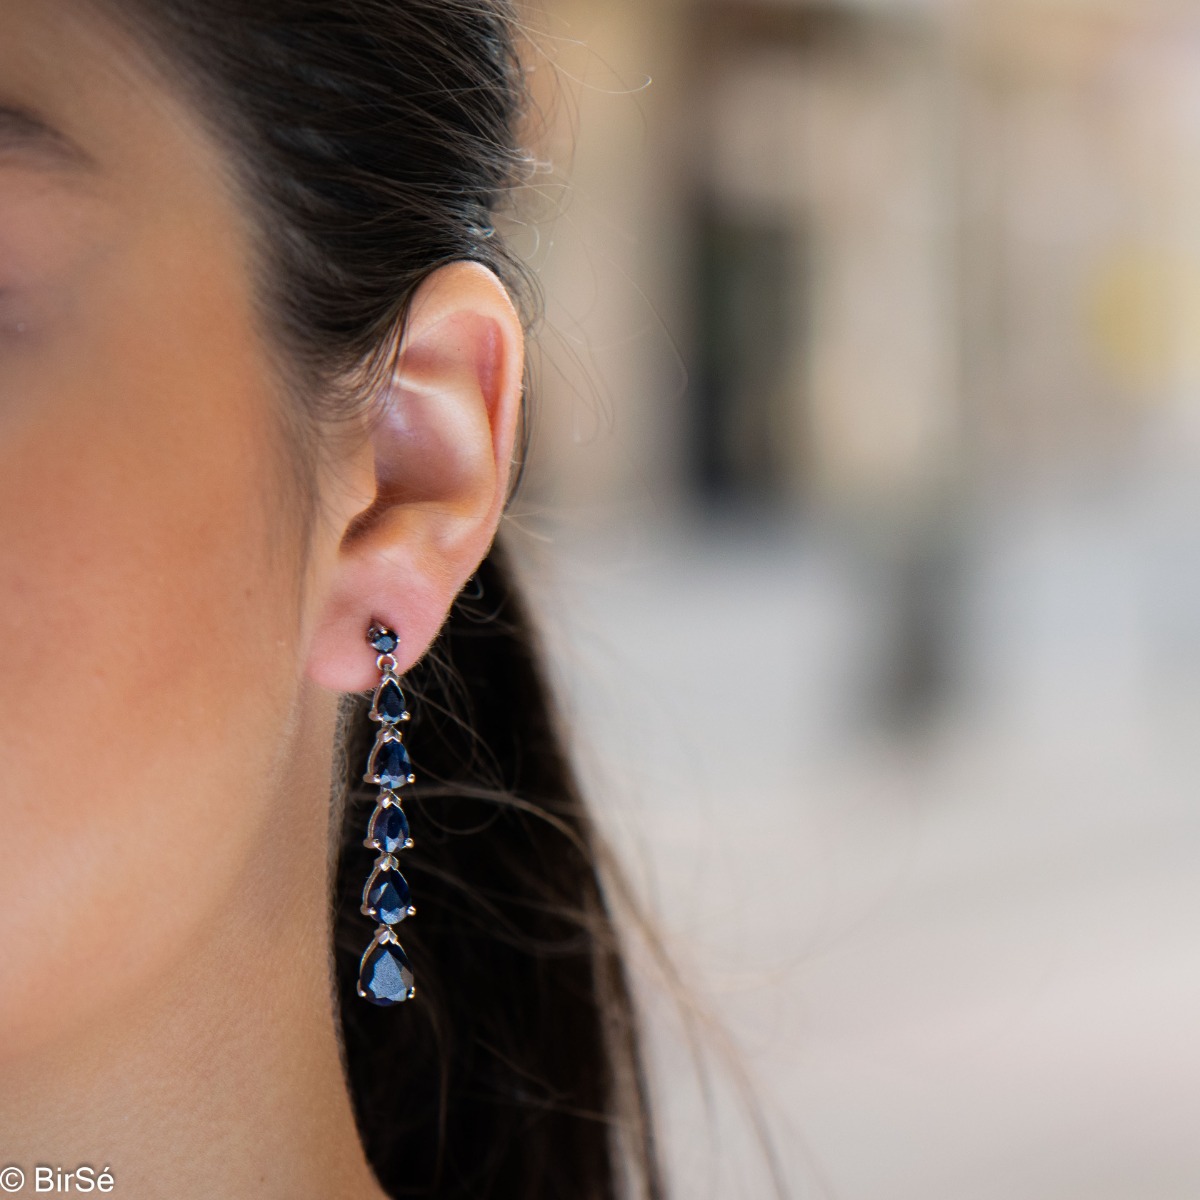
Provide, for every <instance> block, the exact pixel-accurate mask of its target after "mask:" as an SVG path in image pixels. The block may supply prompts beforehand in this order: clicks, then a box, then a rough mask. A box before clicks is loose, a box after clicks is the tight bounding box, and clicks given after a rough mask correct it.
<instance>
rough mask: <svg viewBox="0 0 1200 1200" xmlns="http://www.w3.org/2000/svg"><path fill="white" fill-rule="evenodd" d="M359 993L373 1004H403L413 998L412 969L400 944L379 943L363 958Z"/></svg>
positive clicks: (359, 974) (359, 978)
mask: <svg viewBox="0 0 1200 1200" xmlns="http://www.w3.org/2000/svg"><path fill="white" fill-rule="evenodd" d="M358 992H359V995H361V996H363V997H365V998H366V999H368V1000H370V1001H371V1003H372V1004H384V1005H386V1004H400V1003H402V1002H403V1001H405V1000H408V999H410V998H411V996H412V994H413V973H412V967H411V966H410V965H409V961H408V955H407V954H405V953H404V951H403V950H402V949H401V948H400V946H399V944H398V943H396V942H376V943H375V944H374V945H373V946H372V947H371V948H370V949H369V950H368V951H367V952H366V954H364V955H363V960H362V966H361V967H360V968H359V972H358Z"/></svg>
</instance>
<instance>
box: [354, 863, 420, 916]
mask: <svg viewBox="0 0 1200 1200" xmlns="http://www.w3.org/2000/svg"><path fill="white" fill-rule="evenodd" d="M410 904H412V896H411V894H410V893H409V890H408V880H406V879H405V878H404V876H403V875H401V874H400V872H399V871H392V870H390V869H388V868H386V867H385V868H384V869H383V870H381V871H377V872H375V873H373V874H372V875H371V878H370V879H368V880H367V886H366V889H365V894H364V895H363V907H364V908H366V909H367V911H368V914H369V915H370V916H372V917H374V918H375V919H376V920H377V921H379V922H380V924H382V925H395V924H397V923H398V922H400V921H403V920H404V918H405V917H407V916H408V907H409V905H410Z"/></svg>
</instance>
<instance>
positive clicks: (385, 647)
mask: <svg viewBox="0 0 1200 1200" xmlns="http://www.w3.org/2000/svg"><path fill="white" fill-rule="evenodd" d="M367 641H368V642H370V643H371V645H372V646H373V647H374V648H375V649H376V650H378V651H379V653H380V654H391V652H392V651H393V650H395V648H396V647H397V646H398V645H400V639H399V638H398V637H397V636H396V634H395V632H394V631H393V630H391V629H389V628H388V627H387V626H386V625H380V624H378V623H376V624H373V625H372V626H371V628H370V629H368V630H367Z"/></svg>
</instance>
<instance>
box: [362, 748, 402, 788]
mask: <svg viewBox="0 0 1200 1200" xmlns="http://www.w3.org/2000/svg"><path fill="white" fill-rule="evenodd" d="M368 774H369V775H370V776H371V777H372V780H373V782H375V783H378V784H379V785H380V787H385V788H398V787H403V786H404V784H406V783H408V782H409V776H410V775H412V762H411V760H410V759H409V757H408V750H407V749H406V748H405V746H404V743H403V742H401V741H400V740H399V739H397V738H388V739H386V740H384V741H381V742H380V743H379V744H378V745H377V746H376V747H375V752H374V753H373V754H372V755H371V765H370V767H369V768H368Z"/></svg>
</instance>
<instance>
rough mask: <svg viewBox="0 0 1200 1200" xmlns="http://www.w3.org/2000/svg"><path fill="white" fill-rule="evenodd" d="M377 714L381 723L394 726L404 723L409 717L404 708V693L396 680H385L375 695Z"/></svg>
mask: <svg viewBox="0 0 1200 1200" xmlns="http://www.w3.org/2000/svg"><path fill="white" fill-rule="evenodd" d="M375 713H376V715H377V716H378V717H379V719H380V720H381V721H385V722H386V723H387V724H389V725H394V724H395V723H396V722H397V721H403V720H404V718H405V716H406V715H407V710H406V709H405V707H404V693H403V692H402V691H401V690H400V685H399V684H398V683H397V682H396V681H395V680H394V679H385V680H384V681H383V683H381V684H380V685H379V690H378V691H377V692H376V693H375Z"/></svg>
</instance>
